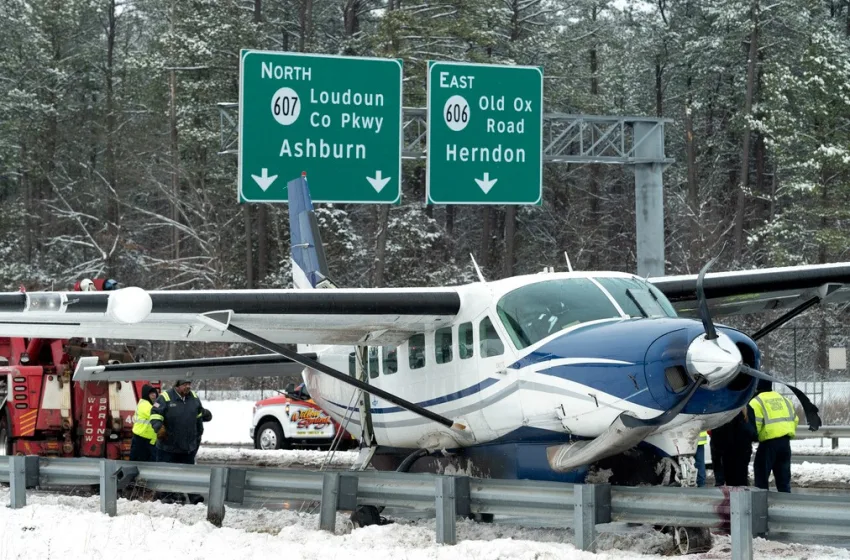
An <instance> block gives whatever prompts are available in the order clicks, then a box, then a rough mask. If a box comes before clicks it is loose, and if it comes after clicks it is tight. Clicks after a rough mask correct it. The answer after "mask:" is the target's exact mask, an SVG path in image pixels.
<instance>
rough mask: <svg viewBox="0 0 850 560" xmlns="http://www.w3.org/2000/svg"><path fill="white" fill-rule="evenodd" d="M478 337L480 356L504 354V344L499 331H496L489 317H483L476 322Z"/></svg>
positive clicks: (490, 356) (489, 356)
mask: <svg viewBox="0 0 850 560" xmlns="http://www.w3.org/2000/svg"><path fill="white" fill-rule="evenodd" d="M478 338H479V346H480V349H481V357H482V358H492V357H493V356H501V355H502V354H504V352H505V345H504V343H503V342H502V339H501V338H499V333H497V332H496V327H494V326H493V322H492V321H490V317H484V318H483V319H481V323H479V324H478Z"/></svg>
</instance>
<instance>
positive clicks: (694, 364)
mask: <svg viewBox="0 0 850 560" xmlns="http://www.w3.org/2000/svg"><path fill="white" fill-rule="evenodd" d="M716 260H717V257H715V258H713V259H711V260H710V261H708V262H707V263H706V264H705V266H703V267H702V269H701V270H700V271H699V275H698V276H697V285H696V293H697V299H698V300H699V307H698V309H699V316H700V319H701V320H702V325H703V328H704V329H705V335H704V336H703V337H699V338H697V339H696V340H694V341H693V342H692V343H691V347H689V349H688V369H689V370H690V372H691V374H692V375H693V377H694V382H693V383H691V386H690V387H689V388H688V391H687V392H686V393H685V394H684V395H683V396H682V398H680V399H679V401H678V402H677V403H676V404H675V405H673V406H672V407H670V408H669V409H667V410H665V411H664V412H662V413H661V414H659V415H658V416H654V417H652V418H648V419H645V420H644V419H640V418H636V417H634V416H631V415H628V414H626V413H623V414H621V415H620V416H621V421H622V422H623V424H624V425H625V426H627V427H629V428H639V427H655V428H658V427H660V426H663V425H664V424H667V423H668V422H670V421H671V420H673V418H675V417H676V416H678V415H679V413H680V412H682V410H684V408H685V406H687V404H688V401H690V400H691V398H692V397H693V396H694V394H696V392H697V389H699V388H700V387H702V386H704V385H708V386H709V388H710V389H711V388H714V389H717V388H720V387H723V386H725V385H726V384H728V382H729V381H730V380H731V379H732V378H733V377H734V376H735V375H737V374H739V373H743V374H746V375H749V376H751V377H754V378H756V379H762V380H765V381H770V382H777V383H781V384H783V385H785V386H786V387H788V388H789V389H790V390H791V392H792V393H794V395H795V396H796V397H797V399H798V400H799V401H800V404H801V405H802V406H803V411H804V412H805V414H806V421H807V422H808V424H809V429H810V430H811V431H817V430H818V428H820V427H821V425H822V422H821V418H820V416H819V415H818V407H816V406H815V405H814V404H813V403H812V401H811V400H809V397H808V396H806V394H805V393H804V392H803V391H801V390H799V389H798V388H797V387H795V386H793V385H791V384H790V383H788V382H786V381H784V380H782V379H779V378H778V377H776V376H773V375H770V374H769V373H765V372H763V371H759V370H757V369H755V368H752V367H750V366H748V365H746V364H744V363H743V361H742V360H741V356H740V352H738V350H737V348H736V347H735V345H734V343H732V342H731V341H730V340H729V338H728V337H726V336H725V335H724V336H723V337H722V338H721V336H720V335H718V333H717V329H716V328H715V327H714V323H713V321H712V320H711V313H710V312H709V310H708V301H707V299H706V297H705V286H704V282H705V273H706V272H707V271H708V269H709V268H711V265H713V264H714V262H715V261H716ZM692 351H693V352H692Z"/></svg>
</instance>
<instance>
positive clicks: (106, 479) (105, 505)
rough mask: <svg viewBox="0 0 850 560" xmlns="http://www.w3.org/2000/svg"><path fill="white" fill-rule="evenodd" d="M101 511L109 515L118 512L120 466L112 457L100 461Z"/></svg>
mask: <svg viewBox="0 0 850 560" xmlns="http://www.w3.org/2000/svg"><path fill="white" fill-rule="evenodd" d="M100 512H101V513H105V514H106V515H108V516H109V517H115V516H116V515H117V514H118V468H117V466H116V463H115V461H113V460H111V459H103V460H102V461H101V462H100Z"/></svg>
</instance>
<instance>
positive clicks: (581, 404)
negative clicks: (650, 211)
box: [304, 273, 734, 455]
mask: <svg viewBox="0 0 850 560" xmlns="http://www.w3.org/2000/svg"><path fill="white" fill-rule="evenodd" d="M594 277H615V278H634V277H633V276H631V275H628V274H620V273H562V274H545V275H534V276H524V277H514V278H509V279H505V280H500V281H496V282H489V283H486V284H484V283H478V284H471V285H467V286H462V287H459V288H458V292H459V295H460V299H461V306H460V312H459V313H458V315H457V316H456V317H455V318H454V319H453V320H452V322H451V324H447V325H446V326H445V327H442V328H439V329H436V330H431V331H428V332H424V333H422V335H424V337H423V336H419V335H414V336H413V337H411V339H410V340H408V341H407V342H405V343H403V344H401V345H400V346H398V347H397V349H395V350H396V352H397V354H396V361H397V366H396V367H395V368H394V367H393V365H392V360H391V357H392V355H391V354H390V353H389V349H385V348H382V347H369V348H368V350H367V353H368V359H367V360H366V363H364V364H363V369H364V371H366V372H368V377H369V384H371V385H374V386H376V387H379V388H381V389H384V390H386V391H388V392H390V393H392V394H394V395H397V396H399V397H401V398H403V399H405V400H408V401H410V402H413V403H416V404H419V405H421V406H424V407H426V408H428V409H429V410H431V411H433V412H436V413H438V414H440V415H443V416H445V417H447V418H449V419H451V420H454V421H457V422H460V423H462V424H464V425H466V426H467V427H468V428H467V429H466V430H463V431H458V430H453V429H451V428H447V427H444V426H442V425H440V424H437V423H436V422H433V421H431V420H428V419H426V418H423V417H421V416H419V415H417V414H414V413H412V412H409V411H407V410H404V409H401V408H399V407H397V406H396V405H394V404H392V403H389V402H386V401H384V400H383V399H380V398H377V397H374V396H367V398H369V404H370V407H371V413H372V428H373V431H374V436H375V439H376V440H377V442H378V444H380V445H383V446H389V447H397V448H406V449H412V448H428V449H451V448H457V447H466V446H470V445H475V444H480V443H486V442H490V441H493V440H497V439H499V438H504V437H506V436H507V437H510V436H509V434H511V433H512V432H515V431H517V430H518V429H520V428H536V429H539V430H545V431H547V432H551V434H552V435H553V436H559V437H564V435H566V434H572V435H576V436H579V437H582V438H593V437H596V436H598V435H600V434H601V433H602V432H603V431H605V430H606V428H608V427H609V426H610V425H611V423H612V422H613V421H614V419H615V418H616V417H617V416H618V415H619V414H621V413H622V412H624V411H629V412H630V413H632V414H634V415H635V416H638V417H640V418H650V417H653V416H655V415H657V414H658V413H659V410H658V409H657V408H650V407H646V406H641V405H638V404H635V403H633V402H629V397H626V398H623V397H622V396H620V397H617V396H614V395H612V394H609V393H606V392H604V391H600V390H599V389H598V388H592V387H588V386H586V385H583V384H581V383H578V382H575V381H571V380H568V379H563V378H559V377H554V376H552V375H545V374H541V373H539V372H540V370H542V369H546V368H551V367H553V366H556V365H561V364H563V363H570V364H598V365H605V364H607V363H608V362H612V360H606V359H604V358H600V357H599V356H598V355H596V356H595V355H593V354H592V353H590V352H589V353H588V355H575V356H567V357H563V356H559V357H555V356H553V357H552V358H553V359H552V360H548V361H542V362H538V363H535V364H532V365H528V366H525V367H520V368H512V367H510V366H512V365H514V364H516V363H517V362H518V361H519V360H520V359H521V358H524V357H526V356H529V355H530V354H532V353H534V352H535V351H536V350H537V349H539V348H540V347H541V346H543V345H545V344H546V343H547V342H549V341H551V340H553V339H555V338H557V337H561V336H565V335H567V334H568V333H569V332H571V331H573V330H575V329H578V328H581V327H585V326H587V325H588V324H590V323H580V324H576V325H572V326H568V327H566V328H562V329H560V330H557V329H556V330H555V331H554V332H553V333H552V334H551V335H550V336H548V337H546V338H543V339H542V340H539V341H537V342H536V343H534V344H532V345H530V346H528V347H526V348H521V349H520V348H517V347H516V345H515V344H514V342H513V341H512V339H511V337H510V336H509V333H508V332H507V329H506V327H505V325H504V323H503V321H502V320H501V319H500V316H499V313H498V310H497V303H498V302H499V300H500V298H501V297H502V296H503V295H504V294H506V293H508V292H510V291H511V290H514V289H516V288H518V287H522V286H523V285H527V284H529V283H533V282H539V281H541V280H549V279H558V278H591V279H592V278H594ZM608 297H609V298H610V299H611V302H612V303H613V304H614V307H615V308H616V309H617V311H618V313H619V316H617V317H612V318H609V319H602V320H599V321H594V322H596V323H601V322H609V321H621V320H623V319H628V318H629V316H628V315H627V314H626V313H625V312H624V311H623V309H622V308H621V306H620V305H618V304H617V302H616V301H615V300H614V298H613V297H611V296H610V294H609V295H608ZM470 331H471V332H470ZM449 332H450V333H451V334H450V335H449ZM422 338H424V351H423V349H422V348H421V347H420V342H422ZM470 342H471V344H470ZM305 350H306V348H305ZM309 350H310V351H314V352H316V353H317V354H318V356H319V360H320V361H321V362H322V363H324V364H327V365H329V366H331V367H333V368H335V369H337V370H339V371H342V372H350V373H352V374H353V372H354V371H355V368H354V357H353V356H354V349H353V348H352V347H342V346H321V347H317V346H313V347H310V348H309ZM423 361H424V365H423ZM613 362H615V360H614V361H613ZM393 369H396V371H392V370H393ZM304 380H305V382H306V384H307V386H308V388H309V391H310V394H311V395H312V396H313V398H314V399H315V401H316V402H317V403H318V404H319V405H320V406H321V407H322V408H323V409H324V410H326V411H327V412H328V413H329V414H331V415H332V416H333V417H334V418H335V419H337V420H338V421H339V422H341V423H342V424H343V426H346V423H347V429H349V430H350V431H351V432H352V433H354V434H355V435H357V436H358V437H360V431H361V420H362V419H361V417H360V412H359V410H358V402H357V399H358V398H359V393H360V392H359V390H357V389H354V388H352V387H351V386H349V385H346V384H344V383H342V382H340V381H338V380H335V379H333V378H332V377H330V376H327V375H324V374H321V373H319V372H317V371H315V370H312V369H306V370H304ZM642 390H643V391H646V388H644V389H642ZM733 415H734V414H733ZM728 417H730V414H729V413H722V414H718V415H699V417H696V416H693V415H688V414H681V415H679V416H678V417H677V418H676V419H675V420H674V421H673V422H671V423H669V424H667V425H665V426H664V427H663V430H662V431H661V432H660V433H656V434H653V435H652V436H650V438H648V439H647V441H650V442H651V443H653V444H654V445H656V446H657V447H659V448H660V449H662V450H663V451H665V452H667V453H669V454H671V455H679V454H690V453H693V452H694V451H695V446H696V438H697V436H698V434H699V432H700V431H701V430H702V429H705V427H707V426H713V425H718V424H720V423H722V422H724V421H725V420H726V419H727V418H728Z"/></svg>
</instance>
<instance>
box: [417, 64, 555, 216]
mask: <svg viewBox="0 0 850 560" xmlns="http://www.w3.org/2000/svg"><path fill="white" fill-rule="evenodd" d="M427 146H428V154H427V158H428V161H427V174H426V192H427V197H428V204H540V202H541V200H542V192H543V71H542V70H541V69H540V68H537V67H534V66H497V65H492V64H465V63H456V62H435V61H431V62H430V63H429V67H428V143H427Z"/></svg>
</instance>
